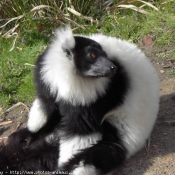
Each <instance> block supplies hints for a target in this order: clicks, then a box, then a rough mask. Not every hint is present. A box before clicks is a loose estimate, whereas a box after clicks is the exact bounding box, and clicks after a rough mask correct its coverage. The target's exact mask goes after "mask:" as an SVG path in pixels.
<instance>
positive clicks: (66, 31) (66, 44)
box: [55, 26, 75, 52]
mask: <svg viewBox="0 0 175 175" xmlns="http://www.w3.org/2000/svg"><path fill="white" fill-rule="evenodd" d="M55 35H56V41H57V42H58V41H59V43H60V44H61V46H62V48H63V49H64V50H65V51H66V52H67V51H71V50H72V49H73V48H74V47H75V39H74V36H73V33H72V30H71V28H70V26H66V27H64V28H59V29H57V30H56V32H55Z"/></svg>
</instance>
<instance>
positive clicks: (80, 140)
mask: <svg viewBox="0 0 175 175" xmlns="http://www.w3.org/2000/svg"><path fill="white" fill-rule="evenodd" d="M101 139H102V136H101V134H99V133H95V134H91V135H88V136H83V137H80V136H75V137H73V138H69V139H66V140H63V139H61V140H60V157H59V160H58V167H62V165H63V164H64V163H66V162H67V161H68V160H69V159H70V158H71V157H73V156H74V155H75V154H76V153H78V152H79V151H80V150H81V149H85V148H89V147H91V146H92V145H93V144H96V143H97V141H99V140H101Z"/></svg>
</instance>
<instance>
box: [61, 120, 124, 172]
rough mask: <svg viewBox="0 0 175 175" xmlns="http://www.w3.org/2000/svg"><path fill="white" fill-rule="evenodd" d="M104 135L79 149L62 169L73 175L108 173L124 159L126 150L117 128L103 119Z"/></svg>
mask: <svg viewBox="0 0 175 175" xmlns="http://www.w3.org/2000/svg"><path fill="white" fill-rule="evenodd" d="M103 126H104V135H103V138H102V140H101V141H99V142H98V143H97V144H95V145H93V146H91V147H89V148H86V149H83V150H79V152H78V153H77V154H75V155H74V156H73V157H72V158H71V159H69V161H68V162H67V163H65V164H64V165H63V170H65V171H69V172H70V171H72V172H73V175H92V174H93V175H101V174H107V173H110V172H111V171H112V170H114V169H115V168H116V167H117V166H118V165H120V164H121V163H123V161H124V160H125V159H126V155H127V151H126V148H125V147H124V145H123V144H122V141H121V139H120V135H119V133H118V130H117V129H116V128H115V127H114V126H112V125H111V124H110V123H108V122H107V121H105V122H104V123H103Z"/></svg>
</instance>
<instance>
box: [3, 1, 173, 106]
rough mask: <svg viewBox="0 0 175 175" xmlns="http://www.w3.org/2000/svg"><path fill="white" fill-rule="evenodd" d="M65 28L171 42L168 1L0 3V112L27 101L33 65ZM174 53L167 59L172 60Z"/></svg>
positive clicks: (136, 40) (170, 4)
mask: <svg viewBox="0 0 175 175" xmlns="http://www.w3.org/2000/svg"><path fill="white" fill-rule="evenodd" d="M151 2H152V3H151ZM153 2H154V3H153ZM67 23H69V24H70V25H71V26H72V28H73V30H74V32H75V33H83V34H89V33H95V32H102V33H104V34H107V35H111V36H116V37H120V38H123V39H126V40H130V41H131V42H134V43H136V44H141V42H142V38H143V36H146V35H151V36H152V37H153V39H154V44H156V45H159V46H165V45H166V46H167V45H172V44H173V43H174V41H175V33H174V28H175V4H174V2H173V0H169V1H168V0H166V1H165V0H157V1H156V0H154V1H150V2H148V1H141V0H114V1H113V2H112V1H110V0H108V1H107V0H95V1H94V0H76V1H75V0H72V1H71V0H65V1H56V0H52V1H51V0H30V2H29V0H23V1H21V0H15V1H11V0H2V1H0V55H1V58H0V59H1V61H0V107H3V108H6V107H8V106H9V105H12V104H14V103H17V102H19V101H21V102H31V101H32V100H33V98H34V96H35V93H34V86H33V79H32V76H33V74H32V73H33V68H34V67H33V64H34V62H35V61H36V58H37V56H38V55H39V54H40V53H41V52H42V50H43V49H44V48H45V47H46V46H47V45H48V44H49V41H50V39H51V38H52V34H53V31H54V29H55V28H56V27H58V26H60V25H65V24H67ZM174 53H175V50H172V51H171V52H170V53H168V54H172V56H173V59H175V54H174ZM161 56H163V55H161V54H160V57H161ZM173 73H174V72H173ZM169 74H172V72H170V73H169Z"/></svg>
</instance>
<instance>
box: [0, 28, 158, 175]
mask: <svg viewBox="0 0 175 175" xmlns="http://www.w3.org/2000/svg"><path fill="white" fill-rule="evenodd" d="M34 79H35V84H36V92H37V95H36V99H35V101H34V102H33V105H32V107H31V110H30V113H29V118H28V123H27V128H25V129H22V130H19V131H18V132H16V133H14V134H12V135H11V136H10V138H9V141H8V143H7V145H6V146H5V147H3V148H2V149H1V152H0V169H3V170H9V169H13V170H49V171H56V170H64V171H66V172H72V174H73V175H104V174H105V175H106V174H108V175H109V174H112V171H113V170H114V169H115V168H116V167H118V166H119V165H120V164H121V163H123V162H124V161H125V160H126V159H128V158H129V157H131V156H132V155H133V154H134V153H136V152H137V151H138V150H140V149H141V148H142V147H143V146H144V144H145V141H146V140H147V139H148V137H149V136H150V133H151V131H152V128H153V125H154V123H155V120H156V117H157V113H158V107H159V82H158V77H157V74H156V71H155V69H154V68H153V66H152V65H151V63H150V61H149V60H148V59H147V57H146V56H145V55H144V53H143V52H142V51H141V50H140V49H138V48H137V47H136V46H135V45H134V44H131V43H130V42H127V41H124V40H121V39H117V38H114V37H110V36H106V35H103V34H92V35H73V33H72V30H71V29H70V27H69V26H66V27H64V28H59V29H58V30H57V31H56V38H55V39H54V40H53V42H52V43H51V45H50V46H49V47H48V48H47V49H46V51H45V52H44V53H43V54H41V55H40V56H39V58H38V60H37V62H36V66H35V74H34Z"/></svg>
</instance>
